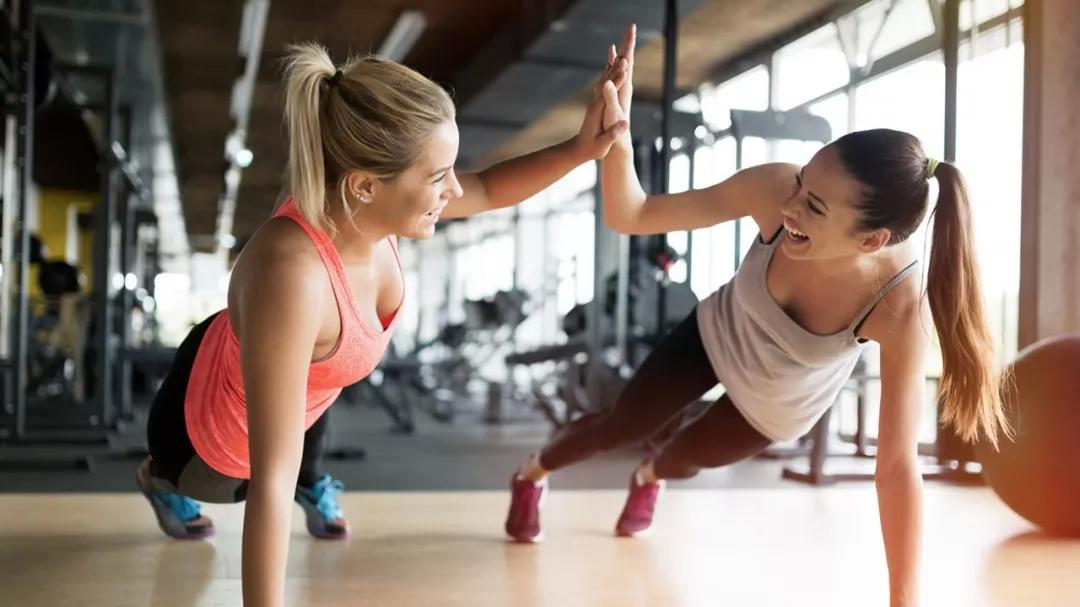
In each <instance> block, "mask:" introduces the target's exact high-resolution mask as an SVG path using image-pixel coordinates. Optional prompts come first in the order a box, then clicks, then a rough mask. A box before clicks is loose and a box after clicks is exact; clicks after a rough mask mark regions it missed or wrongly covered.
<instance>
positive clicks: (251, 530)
mask: <svg viewBox="0 0 1080 607" xmlns="http://www.w3.org/2000/svg"><path fill="white" fill-rule="evenodd" d="M295 491H296V484H295V479H293V480H292V481H291V482H290V481H287V480H284V479H280V480H260V479H258V478H252V480H251V482H250V483H249V485H248V492H247V502H246V504H245V508H244V538H243V555H242V576H243V580H242V584H243V591H244V605H245V606H247V607H278V606H280V605H284V604H285V597H284V590H285V588H284V587H285V564H286V561H287V560H288V555H289V532H290V526H291V523H292V502H293V494H294V492H295Z"/></svg>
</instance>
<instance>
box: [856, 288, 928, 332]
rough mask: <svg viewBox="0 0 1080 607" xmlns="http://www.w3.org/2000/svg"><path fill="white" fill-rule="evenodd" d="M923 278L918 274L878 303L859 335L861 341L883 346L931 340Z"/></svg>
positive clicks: (893, 289)
mask: <svg viewBox="0 0 1080 607" xmlns="http://www.w3.org/2000/svg"><path fill="white" fill-rule="evenodd" d="M919 277H920V274H919V273H918V272H915V273H912V274H911V275H909V276H907V277H906V278H905V279H904V280H902V281H901V282H900V283H899V284H897V285H896V286H895V287H893V288H892V290H891V291H889V292H888V293H887V294H886V295H885V297H883V298H882V299H881V301H880V302H878V304H877V305H876V306H875V307H874V310H873V311H872V312H870V315H869V316H867V317H866V322H864V323H863V326H862V329H861V330H860V331H859V333H860V336H861V337H866V338H868V339H872V340H874V341H876V342H878V343H879V344H882V345H889V344H894V345H895V344H908V345H911V344H910V342H911V341H912V340H925V339H927V336H928V335H929V333H928V328H929V327H928V325H924V321H927V322H928V321H929V318H930V317H929V308H928V307H927V304H926V299H925V298H924V297H923V294H922V286H921V284H920V280H919Z"/></svg>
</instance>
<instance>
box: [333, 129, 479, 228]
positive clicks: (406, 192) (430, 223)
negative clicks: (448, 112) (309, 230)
mask: <svg viewBox="0 0 1080 607" xmlns="http://www.w3.org/2000/svg"><path fill="white" fill-rule="evenodd" d="M457 153H458V129H457V125H456V124H454V122H453V121H447V122H444V123H442V124H441V125H439V126H438V127H437V128H436V129H435V130H434V131H433V132H432V134H431V138H430V139H429V140H428V141H427V143H426V144H425V145H424V147H423V149H422V151H421V153H420V155H419V156H418V157H417V159H416V161H415V162H413V163H412V164H411V165H410V166H409V167H408V168H407V169H405V170H404V171H402V172H401V173H399V174H398V175H396V176H394V177H391V178H378V177H372V176H371V175H369V174H366V173H364V172H363V171H355V172H353V173H351V174H350V175H349V176H348V178H347V182H348V184H349V189H350V190H351V191H353V192H354V193H355V194H354V196H353V200H360V201H361V202H360V203H359V204H361V205H362V206H361V208H360V209H359V212H360V213H362V216H363V221H364V222H366V223H368V224H369V225H377V226H379V228H380V229H381V230H382V231H385V232H386V233H389V234H396V235H398V236H404V237H406V238H413V239H423V238H428V237H430V236H431V235H432V234H434V233H435V224H436V223H437V222H438V220H439V214H440V213H441V212H442V210H443V209H444V208H445V207H446V205H447V203H449V202H450V201H451V200H453V199H455V198H460V197H461V196H462V194H463V192H462V189H461V184H460V183H459V182H458V179H457V174H456V173H455V172H454V162H455V161H456V160H457ZM354 204H356V203H354Z"/></svg>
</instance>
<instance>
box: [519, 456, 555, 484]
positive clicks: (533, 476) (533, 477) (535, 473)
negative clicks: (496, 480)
mask: <svg viewBox="0 0 1080 607" xmlns="http://www.w3.org/2000/svg"><path fill="white" fill-rule="evenodd" d="M548 474H550V472H549V471H548V470H546V469H544V467H543V466H541V465H540V457H539V456H538V455H536V454H533V455H530V456H529V459H527V460H525V463H524V464H522V465H521V467H520V468H518V476H520V477H521V478H524V479H526V480H529V481H532V482H534V483H539V482H541V481H543V480H544V479H545V478H547V477H548Z"/></svg>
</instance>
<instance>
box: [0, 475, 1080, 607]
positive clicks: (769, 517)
mask: <svg viewBox="0 0 1080 607" xmlns="http://www.w3.org/2000/svg"><path fill="white" fill-rule="evenodd" d="M622 497H623V495H622V493H621V492H615V491H595V492H594V491H564V492H558V491H556V492H555V493H553V494H552V495H551V496H550V499H549V501H548V504H547V508H546V510H545V522H546V526H545V527H546V531H547V540H546V542H545V543H544V544H541V545H539V546H518V545H510V544H507V543H505V542H503V540H502V536H501V524H502V518H503V515H504V510H505V507H506V501H507V495H506V494H505V493H501V492H463V493H354V494H347V495H346V496H345V497H344V505H345V508H346V512H348V513H349V514H350V515H351V520H352V522H353V526H354V535H353V537H352V539H350V540H348V541H346V542H317V541H313V540H311V539H309V538H308V537H307V535H306V532H305V531H304V529H303V526H302V520H301V517H300V513H299V510H297V515H296V518H295V521H294V523H293V542H292V546H291V550H290V554H289V579H288V594H289V597H290V599H289V604H290V605H322V606H329V607H333V606H338V605H387V606H391V605H392V606H395V607H397V606H405V605H422V606H425V607H428V606H438V605H468V606H476V605H483V606H486V605H492V606H504V605H505V606H531V605H537V606H547V605H550V606H558V607H573V606H589V607H598V606H609V605H610V606H618V607H628V606H637V605H659V606H678V605H709V606H715V605H732V606H739V607H741V606H749V605H752V606H773V605H776V606H781V605H782V606H785V607H787V606H792V605H799V606H800V607H806V606H819V605H820V606H829V607H834V606H846V605H852V606H864V605H871V606H878V605H880V606H883V607H884V606H886V605H887V600H886V595H885V588H886V571H885V564H884V557H883V553H882V550H881V548H880V534H879V531H878V520H877V511H876V500H875V496H874V492H873V489H872V488H871V487H868V486H852V487H841V488H834V489H825V490H822V489H817V490H813V489H774V490H768V489H747V490H723V491H707V490H689V489H684V490H672V491H669V492H668V493H667V494H666V495H665V497H664V501H663V502H662V503H661V508H660V514H659V519H658V522H659V524H658V526H657V528H656V529H655V532H654V533H653V534H652V535H651V536H649V537H646V538H639V539H634V540H620V539H615V538H613V537H612V536H611V533H610V528H611V526H612V524H613V523H614V517H615V516H616V514H617V513H618V510H619V508H620V507H621V503H622ZM206 511H207V513H208V514H210V515H212V516H213V517H214V518H215V521H216V523H217V526H218V535H217V537H216V538H214V539H212V540H210V541H204V542H175V541H170V540H167V539H166V538H165V537H164V536H163V535H162V534H161V533H160V532H159V531H158V529H157V527H156V525H155V523H154V519H153V516H152V515H151V513H150V510H149V509H148V507H147V506H146V504H145V503H144V502H143V500H142V498H141V497H139V496H137V495H134V494H132V495H122V494H120V495H117V494H108V495H104V494H62V495H58V494H50V495H6V496H0V605H10V606H18V607H23V606H37V605H43V606H49V607H54V606H66V605H80V606H81V605H108V606H111V607H126V606H139V607H143V606H146V605H153V606H155V607H164V606H185V607H186V606H194V605H199V606H203V605H207V606H209V605H239V604H240V533H241V526H242V520H243V508H242V507H241V506H208V507H207V508H206ZM926 519H927V520H926V540H925V555H926V556H925V574H924V601H923V603H922V604H923V605H924V606H926V607H936V606H946V607H962V606H972V607H975V606H977V607H995V606H1016V607H1021V606H1022V607H1049V606H1053V607H1066V606H1068V607H1076V606H1078V605H1080V542H1078V541H1065V540H1054V539H1051V538H1047V537H1045V536H1042V535H1040V534H1038V533H1036V532H1034V531H1033V530H1032V528H1031V527H1029V526H1028V525H1027V524H1026V523H1025V522H1024V521H1023V520H1021V519H1019V518H1017V517H1016V516H1015V515H1014V514H1012V513H1011V512H1010V511H1009V510H1007V509H1006V508H1005V507H1004V506H1003V505H1001V503H1000V502H999V501H997V499H996V498H995V497H994V496H993V495H992V494H991V493H989V492H988V491H987V490H985V489H966V488H952V487H942V486H939V485H929V486H928V487H927V500H926Z"/></svg>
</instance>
